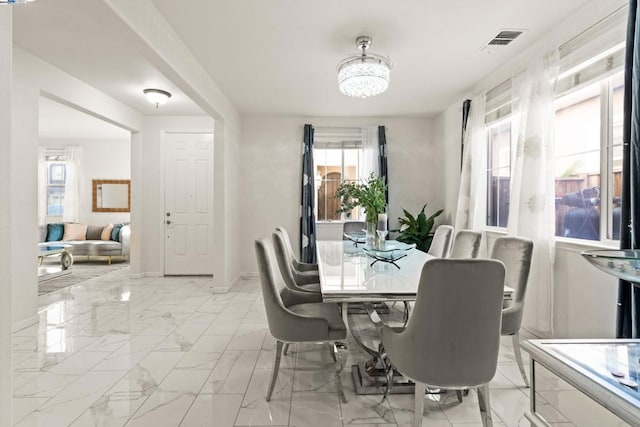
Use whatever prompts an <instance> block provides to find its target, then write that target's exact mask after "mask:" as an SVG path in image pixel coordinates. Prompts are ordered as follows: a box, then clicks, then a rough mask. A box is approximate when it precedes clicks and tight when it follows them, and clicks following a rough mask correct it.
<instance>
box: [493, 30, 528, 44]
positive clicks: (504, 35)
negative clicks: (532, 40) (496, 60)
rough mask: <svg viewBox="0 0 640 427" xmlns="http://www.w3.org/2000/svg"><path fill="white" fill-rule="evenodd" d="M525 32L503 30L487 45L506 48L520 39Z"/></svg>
mask: <svg viewBox="0 0 640 427" xmlns="http://www.w3.org/2000/svg"><path fill="white" fill-rule="evenodd" d="M523 32H524V31H522V30H502V31H500V32H499V33H498V35H496V36H495V37H494V38H492V39H491V40H489V43H487V44H488V45H489V46H506V45H508V44H509V43H511V42H512V41H514V40H515V39H516V38H518V36H519V35H520V34H522V33H523Z"/></svg>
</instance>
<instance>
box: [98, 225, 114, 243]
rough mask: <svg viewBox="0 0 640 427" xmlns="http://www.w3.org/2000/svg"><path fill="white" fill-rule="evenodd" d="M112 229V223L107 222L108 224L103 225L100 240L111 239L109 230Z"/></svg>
mask: <svg viewBox="0 0 640 427" xmlns="http://www.w3.org/2000/svg"><path fill="white" fill-rule="evenodd" d="M112 231H113V224H111V223H109V225H105V227H104V228H103V229H102V234H101V236H100V239H102V240H111V232H112Z"/></svg>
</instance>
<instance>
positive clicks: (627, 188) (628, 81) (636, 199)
mask: <svg viewBox="0 0 640 427" xmlns="http://www.w3.org/2000/svg"><path fill="white" fill-rule="evenodd" d="M637 18H638V2H637V0H630V2H629V20H628V23H627V47H626V57H625V76H624V123H623V128H624V129H623V136H622V142H623V151H622V210H621V215H620V249H640V110H639V107H640V103H639V101H640V99H639V97H640V31H639V24H640V23H639V22H638V19H637ZM639 320H640V288H638V287H637V286H634V285H632V284H631V283H629V282H626V281H624V280H621V281H620V284H619V285H618V313H617V325H616V336H617V337H618V338H638V332H639V331H640V323H639Z"/></svg>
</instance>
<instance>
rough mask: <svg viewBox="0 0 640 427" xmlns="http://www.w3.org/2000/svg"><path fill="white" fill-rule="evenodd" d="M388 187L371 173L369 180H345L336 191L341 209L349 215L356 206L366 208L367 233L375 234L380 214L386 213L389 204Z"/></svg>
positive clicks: (340, 210)
mask: <svg viewBox="0 0 640 427" xmlns="http://www.w3.org/2000/svg"><path fill="white" fill-rule="evenodd" d="M386 191H387V187H386V185H385V184H384V182H383V181H382V179H380V178H378V177H377V176H375V174H373V173H371V175H369V178H368V179H367V182H365V183H357V182H343V183H342V184H340V186H339V187H338V189H337V191H336V197H337V198H339V199H340V209H338V212H341V213H342V212H344V213H346V214H347V216H348V217H350V216H351V212H352V211H353V209H354V208H357V207H361V208H362V209H363V210H364V213H365V216H366V221H367V234H368V235H369V234H371V235H373V236H375V233H376V226H377V224H376V223H377V221H378V214H381V213H384V212H385V210H386V206H387V201H386Z"/></svg>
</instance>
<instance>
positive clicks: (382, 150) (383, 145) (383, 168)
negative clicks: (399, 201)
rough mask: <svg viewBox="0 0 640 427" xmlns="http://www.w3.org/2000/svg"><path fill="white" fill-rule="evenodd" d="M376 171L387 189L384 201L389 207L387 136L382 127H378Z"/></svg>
mask: <svg viewBox="0 0 640 427" xmlns="http://www.w3.org/2000/svg"><path fill="white" fill-rule="evenodd" d="M378 170H379V172H380V178H381V179H382V182H384V185H385V186H386V187H387V191H386V194H385V199H386V201H387V206H389V175H388V169H387V135H386V130H385V127H384V126H378Z"/></svg>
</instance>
